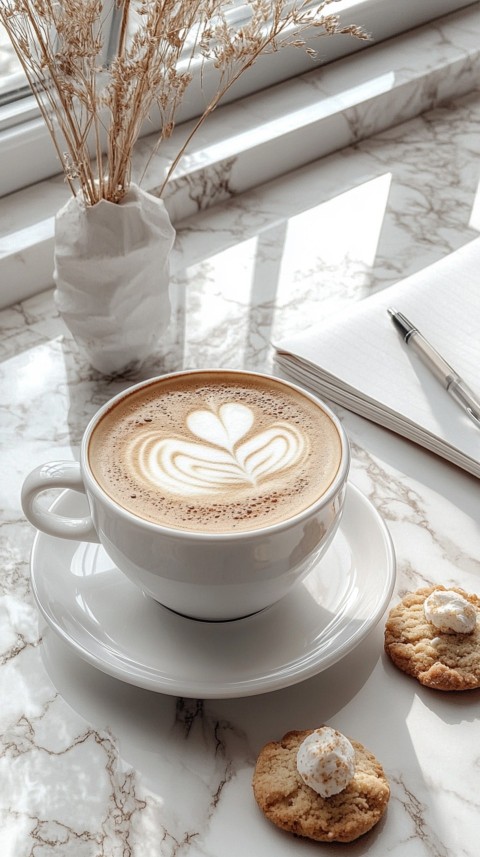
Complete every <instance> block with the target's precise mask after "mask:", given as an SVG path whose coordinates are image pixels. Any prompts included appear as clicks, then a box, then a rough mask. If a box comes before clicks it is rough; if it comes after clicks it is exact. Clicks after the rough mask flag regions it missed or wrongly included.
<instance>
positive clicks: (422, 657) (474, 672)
mask: <svg viewBox="0 0 480 857" xmlns="http://www.w3.org/2000/svg"><path fill="white" fill-rule="evenodd" d="M449 589H450V590H452V591H454V592H456V593H457V594H458V595H462V596H463V597H464V598H465V599H466V600H467V601H468V602H469V603H470V604H472V605H473V606H474V607H475V610H476V613H477V623H476V627H475V628H474V630H473V631H472V632H471V633H469V634H460V633H451V632H450V633H446V632H444V631H439V630H438V628H436V627H435V625H433V624H431V623H430V622H428V621H427V619H426V618H425V615H424V609H423V605H424V602H425V600H426V599H427V598H428V596H429V595H431V593H432V592H434V591H440V592H446V591H447V590H446V588H445V587H444V586H431V587H428V588H426V589H419V590H417V592H411V593H409V594H408V595H406V596H405V598H404V599H403V600H402V601H401V602H400V603H399V604H397V605H396V607H394V608H393V609H392V610H391V611H390V614H389V616H388V619H387V622H386V625H385V651H386V652H387V654H388V656H389V657H390V658H391V660H392V661H393V663H394V664H395V666H397V667H398V668H399V669H400V670H402V671H403V672H405V673H407V674H408V675H411V676H413V677H414V678H416V679H418V681H419V682H420V683H421V684H423V685H425V686H426V687H431V688H434V689H435V690H446V691H448V690H471V689H472V688H476V687H480V598H479V597H478V596H477V595H469V594H467V593H466V592H464V591H463V590H462V589H457V588H455V587H453V586H452V587H449Z"/></svg>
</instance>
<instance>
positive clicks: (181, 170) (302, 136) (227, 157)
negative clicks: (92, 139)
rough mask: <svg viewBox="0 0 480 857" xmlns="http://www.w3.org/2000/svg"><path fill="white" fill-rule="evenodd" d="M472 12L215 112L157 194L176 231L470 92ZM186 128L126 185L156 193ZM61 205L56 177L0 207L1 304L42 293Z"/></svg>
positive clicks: (476, 30) (149, 140)
mask: <svg viewBox="0 0 480 857" xmlns="http://www.w3.org/2000/svg"><path fill="white" fill-rule="evenodd" d="M478 11H479V4H478V3H476V4H474V5H473V6H469V7H466V8H465V9H460V10H459V11H457V12H456V13H453V14H451V15H447V16H445V17H443V18H440V19H437V20H435V21H433V22H430V23H429V24H426V25H424V26H423V27H419V28H417V29H414V30H411V31H409V32H407V33H404V34H402V35H400V36H397V37H396V38H394V39H389V40H387V41H386V42H385V43H378V44H374V45H372V46H369V47H368V49H367V50H364V51H361V52H360V53H359V54H355V55H354V56H353V57H345V58H344V59H342V60H339V61H337V62H336V63H333V64H332V65H326V66H322V65H321V63H320V65H317V66H315V67H314V68H313V69H312V71H311V72H307V73H306V74H303V75H301V76H299V77H295V78H292V79H291V80H287V81H284V82H283V83H280V84H278V85H276V86H273V87H270V88H269V89H268V90H266V91H263V92H260V93H257V94H255V95H253V96H250V97H248V98H244V99H241V100H239V101H237V102H235V103H233V104H227V105H225V106H221V107H220V108H219V109H218V110H216V111H215V112H214V113H213V114H212V116H210V117H209V119H208V121H207V122H206V123H205V125H204V126H203V128H202V129H201V131H200V132H199V134H198V135H196V136H195V137H194V140H193V144H192V145H191V146H190V147H189V149H188V153H186V155H185V157H184V158H183V159H182V160H181V162H180V164H179V166H178V167H177V169H176V170H175V173H174V175H173V176H172V179H171V180H170V182H169V184H168V187H167V189H166V194H165V202H166V205H167V208H168V211H169V213H170V216H171V218H172V222H173V223H174V225H175V226H177V225H178V224H179V223H180V222H181V221H183V220H184V219H185V218H186V217H189V216H192V215H195V214H196V213H197V212H198V211H205V210H206V209H208V208H211V207H212V206H215V205H217V204H218V203H219V202H221V201H224V200H228V199H230V198H231V197H235V196H237V195H239V194H245V193H246V192H247V191H249V190H251V189H253V188H256V187H257V186H258V185H259V184H260V183H264V182H266V181H270V180H273V179H275V178H278V177H279V176H282V175H284V174H285V173H286V172H287V171H292V170H295V169H297V168H299V167H301V166H304V165H306V164H309V163H311V162H313V161H315V160H317V159H319V158H321V157H325V156H327V155H329V154H330V153H332V152H336V151H338V150H341V149H342V148H345V147H347V146H349V145H352V144H355V143H358V142H360V141H363V140H366V139H368V138H369V137H371V136H372V135H373V134H378V133H379V132H381V131H382V130H384V129H387V128H390V127H391V126H392V125H397V124H398V123H401V122H403V121H406V120H408V119H411V118H413V117H415V116H418V115H420V114H421V113H424V112H425V111H428V110H431V109H433V108H434V107H436V106H440V105H443V104H444V103H446V102H448V101H449V100H451V99H454V100H456V99H458V98H459V97H460V96H461V95H462V94H465V93H469V92H471V91H472V90H474V89H477V90H478V80H479V75H478V73H479V66H480V50H479V47H478V45H479V37H480V16H479V14H478ZM189 127H191V126H188V125H187V127H179V128H178V129H177V130H176V131H175V132H174V134H173V137H172V139H171V140H169V141H166V143H165V145H164V146H162V147H161V150H160V152H159V153H157V154H155V155H154V156H153V157H152V151H154V149H155V143H156V139H155V138H154V137H145V138H143V139H142V140H140V142H139V145H138V147H137V149H136V156H135V159H134V166H133V176H134V179H135V180H136V181H137V182H140V183H141V184H142V187H143V188H144V189H145V190H149V191H152V192H153V193H157V192H158V191H159V188H160V187H161V185H162V182H163V178H164V176H165V173H166V170H167V169H168V165H169V163H171V161H172V160H173V158H174V157H175V155H176V154H177V152H178V149H179V146H180V143H179V141H180V140H182V141H183V139H185V136H186V135H188V128H189ZM67 196H68V190H67V188H66V186H65V182H64V180H63V177H62V176H57V177H54V178H52V179H49V180H47V181H44V182H39V183H38V184H36V185H33V186H32V187H29V188H26V189H24V190H21V191H19V192H18V193H15V194H11V195H9V196H7V197H4V199H2V200H0V307H4V306H8V305H10V304H11V303H13V301H14V300H15V295H17V296H20V297H21V298H22V299H24V298H26V297H28V296H30V295H32V294H34V293H35V292H37V291H42V290H44V289H46V288H49V287H50V286H51V283H52V250H53V229H54V215H55V213H56V212H57V211H58V209H59V208H60V207H61V206H62V205H63V204H64V203H65V201H66V199H67ZM18 299H19V298H18V297H17V300H18Z"/></svg>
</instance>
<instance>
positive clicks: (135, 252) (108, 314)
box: [54, 185, 175, 375]
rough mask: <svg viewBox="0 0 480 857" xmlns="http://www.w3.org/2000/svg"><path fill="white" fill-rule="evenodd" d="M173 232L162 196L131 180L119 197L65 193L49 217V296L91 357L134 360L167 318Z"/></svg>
mask: <svg viewBox="0 0 480 857" xmlns="http://www.w3.org/2000/svg"><path fill="white" fill-rule="evenodd" d="M174 240H175V230H174V228H173V226H172V224H171V223H170V218H169V216H168V213H167V210H166V208H165V205H164V203H163V201H162V200H161V199H157V197H154V196H152V195H151V194H149V193H146V192H145V191H143V190H141V188H139V187H137V186H136V185H131V186H130V188H129V190H128V192H127V194H126V195H125V197H124V198H123V199H122V201H121V202H120V203H119V204H115V203H112V202H108V201H107V200H101V201H100V202H98V203H96V205H93V206H87V205H85V203H84V201H83V199H82V198H81V197H79V196H77V197H72V198H71V199H70V200H69V201H68V202H67V204H66V205H65V206H64V207H63V208H62V209H61V210H60V211H59V212H58V214H57V215H56V218H55V256H54V260H55V268H54V281H55V285H56V289H55V294H54V298H55V303H56V306H57V309H58V310H59V312H60V315H61V316H62V318H63V320H64V322H65V324H66V325H67V327H68V328H69V330H70V331H71V333H72V335H73V337H74V339H75V341H76V342H77V344H78V345H79V346H80V348H81V349H82V350H83V351H84V352H85V354H86V356H87V358H88V360H89V362H90V365H91V366H93V368H94V369H97V370H98V371H99V372H101V373H103V374H106V375H111V374H116V373H119V372H121V371H122V370H126V369H131V368H137V367H138V366H140V365H141V364H142V362H143V361H144V360H145V359H146V358H147V357H148V356H149V355H150V354H151V353H152V352H153V351H155V348H156V346H157V345H158V341H159V338H160V337H161V335H162V333H164V331H165V330H166V328H167V326H168V324H169V321H170V313H171V307H170V297H169V258H170V252H171V249H172V247H173V242H174Z"/></svg>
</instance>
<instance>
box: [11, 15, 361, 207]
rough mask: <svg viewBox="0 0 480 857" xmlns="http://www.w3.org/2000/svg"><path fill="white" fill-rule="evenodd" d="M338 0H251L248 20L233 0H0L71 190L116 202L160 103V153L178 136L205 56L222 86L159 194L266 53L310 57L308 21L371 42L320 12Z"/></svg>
mask: <svg viewBox="0 0 480 857" xmlns="http://www.w3.org/2000/svg"><path fill="white" fill-rule="evenodd" d="M113 2H115V4H116V6H117V8H118V10H119V14H120V22H119V33H118V40H117V45H116V50H115V53H114V56H113V57H112V58H110V60H109V62H108V66H107V67H105V65H104V62H103V55H104V50H105V49H106V37H105V35H104V31H105V29H106V28H105V13H106V11H108V8H109V6H108V4H112V3H113ZM332 2H338V0H322V2H317V3H314V4H313V6H312V4H311V0H250V2H248V3H246V8H247V9H248V10H249V17H248V18H247V19H246V20H243V21H236V20H235V19H233V20H232V18H231V17H230V16H229V11H228V7H229V5H230V4H229V0H1V5H0V22H1V23H2V24H3V26H4V27H5V29H6V31H7V33H8V35H9V37H10V40H11V42H12V45H13V48H14V50H15V52H16V54H17V56H18V58H19V60H20V63H21V65H22V67H23V70H24V72H25V75H26V77H27V80H28V83H29V84H30V86H31V88H32V91H33V93H34V95H35V97H36V99H37V101H38V104H39V107H40V111H41V115H42V117H43V119H44V120H45V123H46V126H47V129H48V131H49V133H50V136H51V137H52V140H53V143H54V146H55V149H56V151H57V154H58V155H59V157H60V159H61V161H62V163H63V168H64V172H65V178H66V181H67V182H68V185H69V187H70V189H71V191H72V193H73V194H75V195H76V194H77V193H78V192H81V193H82V194H83V197H84V199H85V201H86V202H87V204H90V205H93V204H95V202H97V201H98V200H100V199H108V200H110V201H112V202H119V201H120V200H121V199H122V197H123V196H124V194H125V193H126V191H127V189H128V186H129V183H130V181H131V169H132V156H133V150H134V146H135V144H136V141H137V139H138V137H139V134H140V133H141V129H142V124H143V123H144V121H145V120H146V119H147V118H148V117H149V115H150V112H151V110H152V108H153V107H154V106H155V105H156V106H157V107H158V109H159V111H160V118H161V131H160V133H159V137H158V142H157V146H156V147H155V150H157V149H158V147H159V146H160V145H161V143H162V142H163V141H164V140H165V139H167V138H168V137H170V136H171V134H172V131H173V129H174V127H175V118H176V114H177V111H178V108H179V107H180V105H181V104H182V103H183V100H184V96H185V92H186V90H187V89H188V86H189V84H190V83H191V81H192V79H193V78H194V70H193V69H194V67H198V75H199V77H200V79H201V80H203V70H204V68H205V67H206V64H207V63H208V64H210V65H212V66H213V68H214V69H215V70H216V71H217V73H218V83H217V88H216V91H215V92H214V94H213V96H212V97H211V98H210V100H209V102H208V104H207V105H206V107H205V108H204V110H203V112H202V114H201V116H200V117H199V119H198V120H197V121H196V122H195V124H194V125H193V128H192V130H191V131H190V133H189V134H188V137H187V139H186V140H185V141H184V143H183V144H182V145H181V147H180V150H179V151H178V153H177V155H176V157H175V158H174V160H173V163H172V164H171V166H170V167H169V169H168V172H167V174H166V176H165V180H164V182H163V184H162V188H161V193H163V192H164V190H165V187H166V185H167V183H168V181H169V180H170V178H171V176H172V173H173V172H174V170H175V169H176V167H177V166H178V163H179V161H180V159H181V158H182V156H183V155H184V154H185V151H186V149H187V147H188V145H189V143H190V141H191V139H192V137H193V136H194V134H195V133H196V132H197V131H198V129H199V128H200V127H201V125H202V124H203V122H204V121H205V120H206V118H207V117H208V116H209V115H210V114H211V113H212V112H213V110H214V109H215V108H216V107H217V105H218V103H219V102H220V100H221V99H222V98H223V96H224V95H225V93H226V92H227V91H228V90H229V89H230V87H231V86H233V84H234V83H235V82H236V81H237V80H238V78H239V77H240V76H241V75H242V74H243V73H244V72H245V71H247V69H249V68H251V67H252V66H253V65H254V63H255V62H256V60H257V59H258V57H259V56H260V55H261V54H264V53H268V52H273V51H278V50H280V49H282V48H284V47H287V46H290V47H295V48H303V49H304V50H306V51H307V53H310V54H311V53H313V52H312V50H311V49H310V48H308V47H307V46H306V45H305V42H304V39H303V34H304V33H305V32H306V30H308V29H311V28H314V30H315V31H316V33H317V34H318V35H327V36H331V35H336V34H346V35H352V36H354V37H356V38H360V39H365V38H368V37H367V36H366V34H365V33H364V32H363V31H362V30H361V29H360V28H358V27H356V26H354V25H349V26H346V27H345V26H341V25H340V23H339V21H338V18H337V16H335V15H330V14H324V12H325V10H326V7H327V6H329V5H330V4H331V3H332ZM110 8H111V7H110ZM134 15H135V16H136V19H135V20H137V19H138V26H135V27H134V26H133V17H134ZM132 31H133V34H132ZM195 63H198V66H195ZM64 148H65V154H63V151H64ZM104 152H105V154H103V153H104Z"/></svg>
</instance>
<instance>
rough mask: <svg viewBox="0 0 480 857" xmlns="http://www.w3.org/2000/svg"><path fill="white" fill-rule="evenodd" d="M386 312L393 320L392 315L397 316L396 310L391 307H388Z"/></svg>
mask: <svg viewBox="0 0 480 857" xmlns="http://www.w3.org/2000/svg"><path fill="white" fill-rule="evenodd" d="M387 312H388V314H389V315H391V316H392V318H393V316H394V315H396V314H397V310H396V309H393V307H391V306H389V307H388V309H387Z"/></svg>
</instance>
